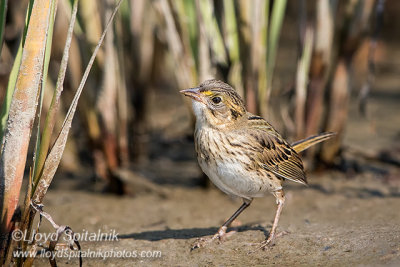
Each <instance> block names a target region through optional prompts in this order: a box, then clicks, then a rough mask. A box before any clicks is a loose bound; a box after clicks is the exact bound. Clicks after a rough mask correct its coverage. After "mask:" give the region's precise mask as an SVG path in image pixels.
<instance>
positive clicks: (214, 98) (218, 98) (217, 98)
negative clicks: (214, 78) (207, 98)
mask: <svg viewBox="0 0 400 267" xmlns="http://www.w3.org/2000/svg"><path fill="white" fill-rule="evenodd" d="M211 100H212V102H214V103H215V104H218V103H220V102H221V98H220V97H219V96H216V97H213V98H212V99H211Z"/></svg>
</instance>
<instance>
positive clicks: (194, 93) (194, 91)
mask: <svg viewBox="0 0 400 267" xmlns="http://www.w3.org/2000/svg"><path fill="white" fill-rule="evenodd" d="M179 92H180V93H181V94H183V95H185V96H188V97H190V98H192V99H194V100H196V101H199V102H203V101H202V99H201V93H200V87H196V88H189V89H184V90H181V91H179Z"/></svg>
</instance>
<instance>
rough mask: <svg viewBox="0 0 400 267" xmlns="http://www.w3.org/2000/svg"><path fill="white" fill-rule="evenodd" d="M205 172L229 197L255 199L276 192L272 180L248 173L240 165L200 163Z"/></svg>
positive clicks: (235, 163)
mask: <svg viewBox="0 0 400 267" xmlns="http://www.w3.org/2000/svg"><path fill="white" fill-rule="evenodd" d="M199 163H200V166H201V168H202V170H203V172H204V173H205V174H206V175H207V176H208V177H209V178H210V180H211V181H212V182H213V183H214V184H215V186H217V187H218V188H219V189H220V190H221V191H223V192H224V193H226V194H228V195H232V196H237V197H242V198H247V199H249V198H254V197H262V196H265V195H266V194H268V192H271V191H274V190H276V189H275V188H276V186H278V187H279V188H280V184H279V185H274V183H273V182H272V180H271V181H270V179H269V178H268V177H266V176H265V175H261V176H260V175H259V174H257V173H256V172H249V171H247V170H246V169H245V168H244V167H243V166H242V165H241V164H240V163H237V162H232V161H229V160H220V161H217V162H215V163H214V164H212V165H211V164H207V163H206V162H201V161H200V162H199Z"/></svg>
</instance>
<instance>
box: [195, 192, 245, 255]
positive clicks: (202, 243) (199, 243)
mask: <svg viewBox="0 0 400 267" xmlns="http://www.w3.org/2000/svg"><path fill="white" fill-rule="evenodd" d="M251 201H252V199H243V204H242V205H241V206H240V208H239V209H238V210H237V211H235V213H234V214H233V215H232V216H231V217H230V218H229V219H228V220H227V221H226V222H224V224H223V225H222V226H221V227H220V228H219V229H218V231H217V233H216V234H215V235H213V237H211V238H209V239H204V238H199V239H197V240H196V242H195V243H194V245H193V246H192V248H191V250H194V249H196V248H201V247H205V246H206V245H207V244H209V243H211V242H212V241H214V240H215V239H218V240H222V239H223V237H224V236H225V234H226V229H228V226H229V225H230V224H231V223H232V222H233V221H234V220H235V219H236V218H237V217H238V216H239V215H240V213H242V212H243V211H244V210H245V209H246V208H247V207H248V206H250V204H251Z"/></svg>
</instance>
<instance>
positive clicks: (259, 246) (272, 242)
mask: <svg viewBox="0 0 400 267" xmlns="http://www.w3.org/2000/svg"><path fill="white" fill-rule="evenodd" d="M286 234H289V232H286V231H284V232H280V233H278V234H275V233H271V234H270V235H269V237H268V239H266V240H264V241H263V242H261V244H260V243H257V244H254V243H253V244H252V245H256V246H257V249H255V250H253V251H251V252H249V254H252V253H254V252H256V251H258V250H260V249H262V250H266V249H267V248H270V247H272V246H274V245H275V239H276V238H277V237H281V236H283V235H286Z"/></svg>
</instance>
